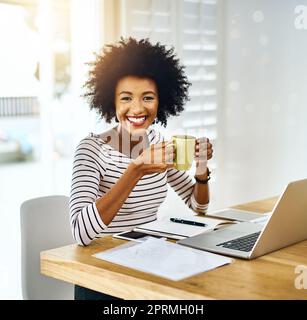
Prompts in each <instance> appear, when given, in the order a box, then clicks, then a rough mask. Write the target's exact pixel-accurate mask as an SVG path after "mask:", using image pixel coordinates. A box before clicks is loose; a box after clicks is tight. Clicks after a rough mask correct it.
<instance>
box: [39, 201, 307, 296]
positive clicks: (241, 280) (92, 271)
mask: <svg viewBox="0 0 307 320" xmlns="http://www.w3.org/2000/svg"><path fill="white" fill-rule="evenodd" d="M276 200H277V198H270V199H266V200H262V201H256V202H251V203H246V204H243V205H237V206H234V207H235V208H238V209H243V210H250V211H256V212H267V211H270V210H271V209H272V208H273V206H274V204H275V203H276ZM125 242H126V241H125V240H119V239H114V238H112V236H107V237H104V238H101V239H97V240H95V241H93V242H92V243H91V245H89V246H87V247H81V246H78V245H70V246H65V247H62V248H56V249H52V250H48V251H44V252H42V253H41V273H42V274H44V275H46V276H49V277H53V278H56V279H60V280H63V281H66V282H70V283H74V284H78V285H81V286H84V287H87V288H90V289H93V290H96V291H100V292H104V293H107V294H110V295H113V296H117V297H120V298H124V299H157V300H158V299H307V290H306V289H300V290H299V289H296V288H295V285H294V281H295V278H296V277H297V276H298V274H295V271H294V270H295V267H296V266H297V265H305V266H307V240H306V241H302V242H300V243H297V244H295V245H292V246H290V247H287V248H284V249H281V250H278V251H275V252H272V253H270V254H267V255H265V256H262V257H260V258H257V259H255V260H252V261H245V260H240V259H234V262H233V263H232V264H230V265H226V266H223V267H220V268H217V269H214V270H211V271H207V272H204V273H201V274H198V275H195V276H192V277H189V278H186V279H184V280H181V281H172V280H167V279H164V278H161V277H158V276H154V275H150V274H147V273H144V272H140V271H136V270H133V269H130V268H127V267H123V266H120V265H116V264H113V263H109V262H106V261H103V260H100V259H97V258H94V257H92V255H93V254H95V253H98V252H101V251H104V250H107V249H110V248H113V247H115V246H118V245H120V244H122V243H125Z"/></svg>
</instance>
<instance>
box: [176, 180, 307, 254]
mask: <svg viewBox="0 0 307 320" xmlns="http://www.w3.org/2000/svg"><path fill="white" fill-rule="evenodd" d="M305 239H307V179H304V180H299V181H294V182H291V183H289V184H288V185H287V187H286V188H285V190H284V192H283V193H282V195H281V196H280V197H279V199H278V201H277V203H276V204H275V206H274V209H273V211H272V214H271V215H269V216H268V219H267V221H265V222H260V223H253V222H241V223H237V224H234V225H231V226H229V227H225V228H223V229H220V230H216V231H212V232H209V233H202V234H199V235H197V236H193V237H190V238H187V239H183V240H179V241H177V243H178V244H181V245H184V246H188V247H192V248H196V249H201V250H206V251H212V252H215V253H220V254H224V255H229V256H234V257H238V258H243V259H254V258H256V257H259V256H262V255H264V254H266V253H268V252H272V251H275V250H278V249H280V248H284V247H286V246H289V245H291V244H294V243H296V242H299V241H302V240H305Z"/></svg>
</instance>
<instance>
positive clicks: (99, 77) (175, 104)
mask: <svg viewBox="0 0 307 320" xmlns="http://www.w3.org/2000/svg"><path fill="white" fill-rule="evenodd" d="M88 65H90V66H92V68H91V70H90V71H89V79H88V81H87V82H86V83H85V84H84V87H86V88H87V92H86V93H85V94H84V95H83V96H84V97H86V98H87V99H88V102H89V104H90V108H91V109H96V111H97V112H98V113H99V114H100V116H101V118H105V120H106V122H108V123H110V122H111V120H112V119H113V118H114V117H115V119H116V121H117V122H118V120H117V118H116V109H115V88H116V85H117V83H118V81H119V80H120V79H121V78H122V77H124V76H128V75H130V76H137V77H144V78H145V77H146V78H150V79H152V80H154V81H155V83H156V85H157V88H158V94H159V105H158V112H157V118H156V121H155V122H156V123H158V122H160V123H161V124H162V125H163V126H164V127H166V124H167V118H168V117H169V116H170V115H174V116H177V115H179V114H180V113H181V112H182V111H183V110H184V107H183V106H184V104H185V102H186V101H188V100H189V97H188V88H189V86H190V85H191V83H189V82H188V80H187V77H186V75H185V73H184V66H182V65H180V64H179V60H178V59H177V58H176V56H175V54H174V48H171V49H166V47H165V46H163V45H161V44H160V43H159V42H158V43H156V44H155V45H153V44H151V43H150V42H149V40H148V39H142V40H139V41H137V40H136V39H134V38H131V37H130V38H128V39H126V40H125V39H123V38H121V40H120V41H119V42H118V43H115V44H111V45H106V46H105V47H104V48H103V51H102V54H101V55H97V54H96V59H95V61H93V62H90V63H88Z"/></svg>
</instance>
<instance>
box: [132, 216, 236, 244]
mask: <svg viewBox="0 0 307 320" xmlns="http://www.w3.org/2000/svg"><path fill="white" fill-rule="evenodd" d="M174 217H175V216H174ZM176 217H178V216H176ZM179 218H182V219H186V220H190V221H196V222H202V223H205V224H207V226H206V227H199V226H193V225H189V224H183V223H176V222H172V221H170V218H169V217H163V218H161V219H158V220H155V221H153V222H148V223H145V224H142V225H140V226H138V227H136V228H134V230H135V231H142V232H145V233H149V234H150V233H152V234H160V235H163V236H166V237H169V238H173V239H184V238H187V237H192V236H196V235H198V234H200V233H203V232H208V231H212V230H213V229H215V228H216V227H217V226H218V225H221V226H223V224H224V223H227V224H230V223H232V222H231V221H227V220H221V219H213V218H205V217H197V216H192V217H191V215H190V216H189V217H187V216H182V215H181V216H179Z"/></svg>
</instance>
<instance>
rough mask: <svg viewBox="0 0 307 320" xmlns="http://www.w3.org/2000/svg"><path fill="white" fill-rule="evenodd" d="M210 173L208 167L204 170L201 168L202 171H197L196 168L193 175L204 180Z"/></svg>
mask: <svg viewBox="0 0 307 320" xmlns="http://www.w3.org/2000/svg"><path fill="white" fill-rule="evenodd" d="M210 173H211V172H210V170H209V168H208V167H207V168H206V170H202V172H199V171H198V170H196V172H195V175H194V176H195V177H196V178H197V179H199V180H205V179H207V178H208V177H209V176H210Z"/></svg>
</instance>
